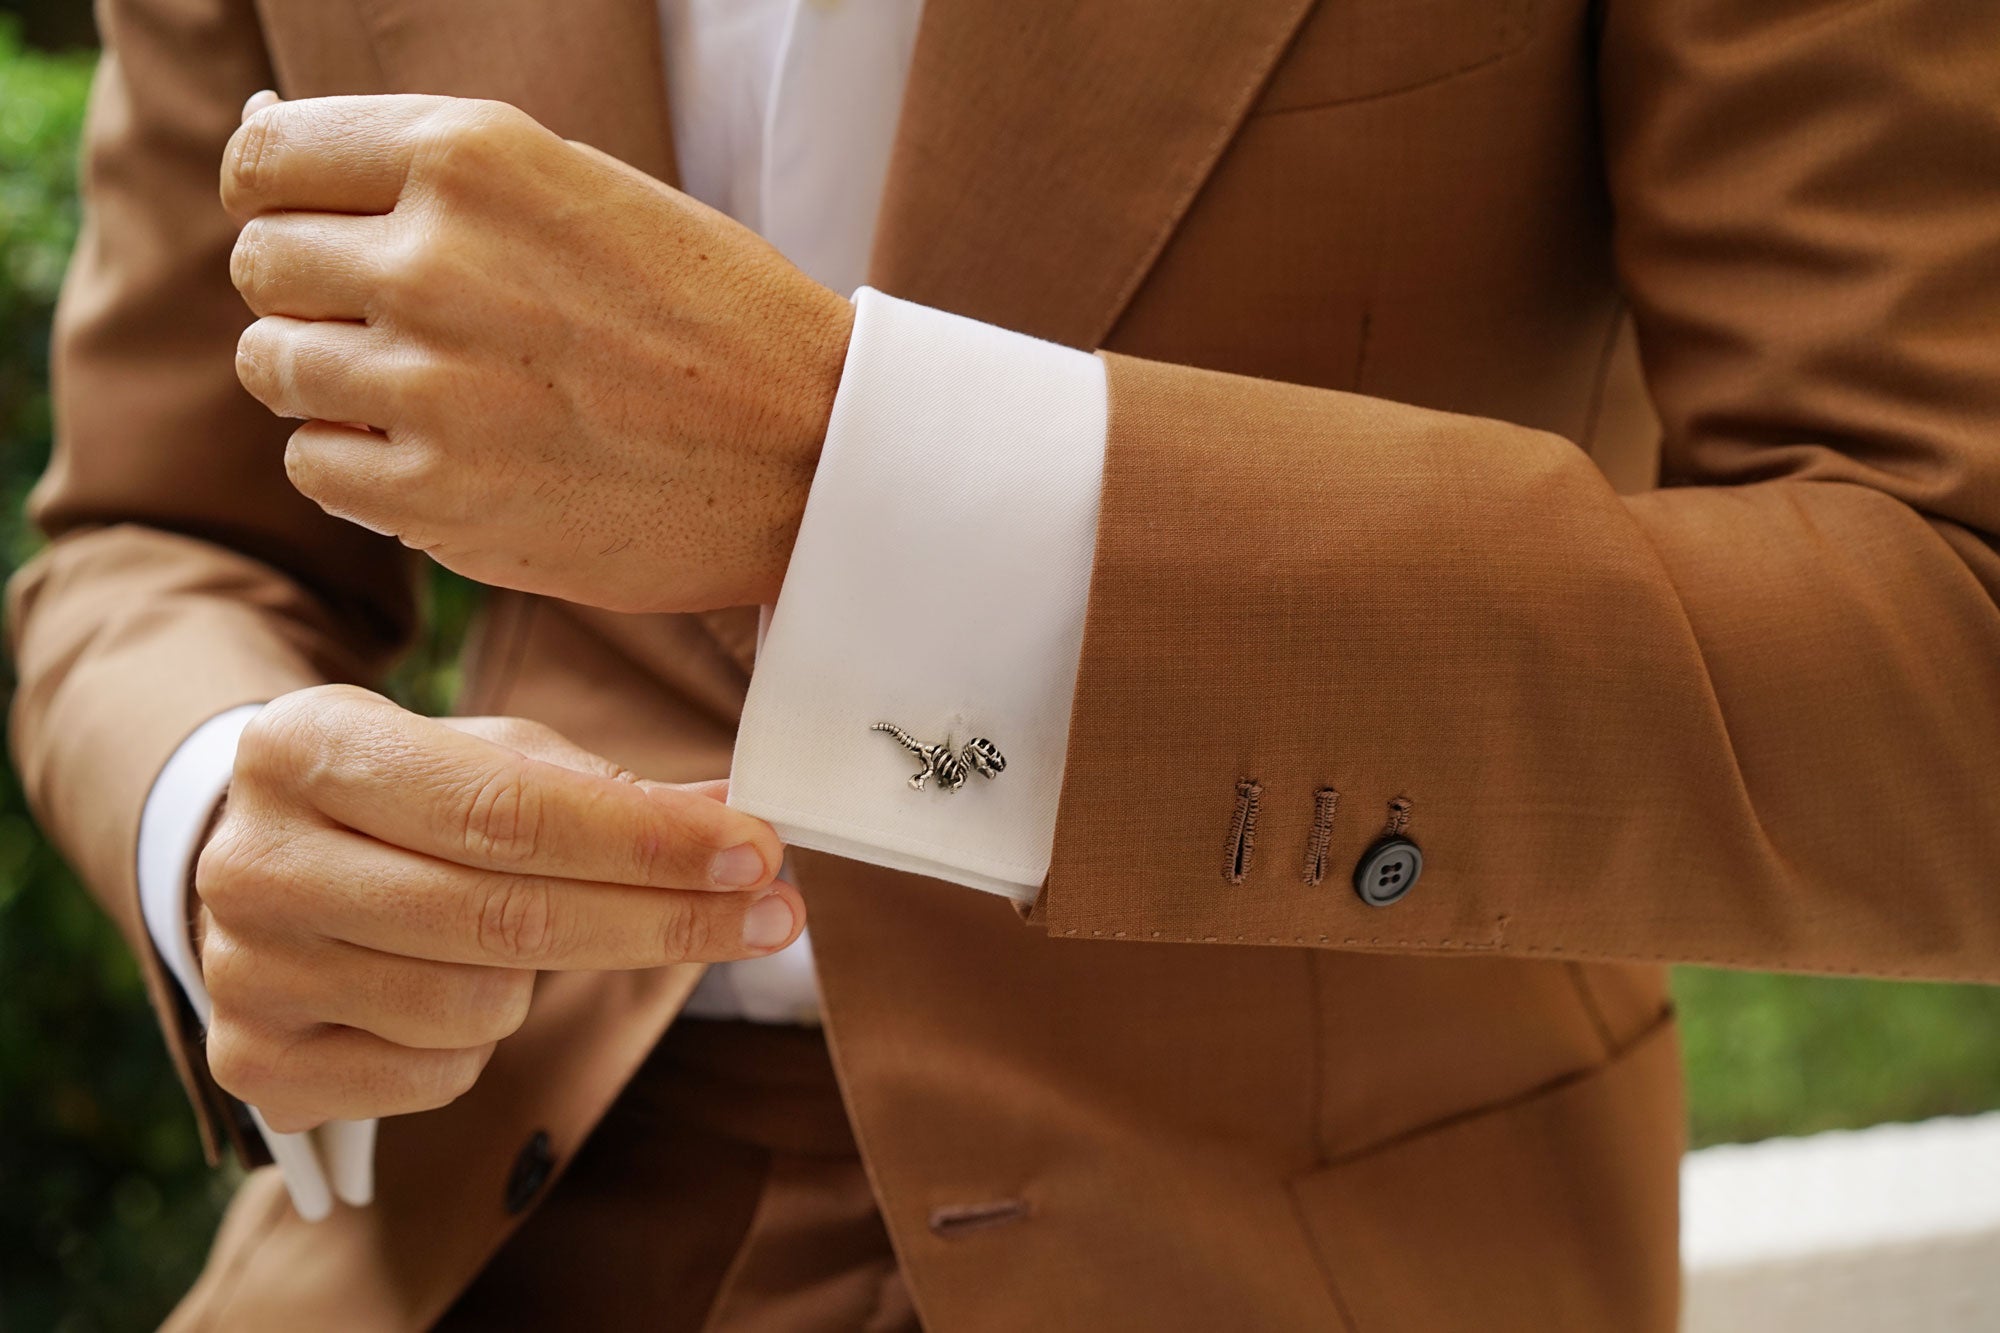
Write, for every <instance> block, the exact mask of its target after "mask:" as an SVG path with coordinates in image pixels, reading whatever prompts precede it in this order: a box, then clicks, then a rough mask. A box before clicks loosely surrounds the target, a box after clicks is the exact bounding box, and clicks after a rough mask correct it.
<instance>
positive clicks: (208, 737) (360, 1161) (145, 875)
mask: <svg viewBox="0 0 2000 1333" xmlns="http://www.w3.org/2000/svg"><path fill="white" fill-rule="evenodd" d="M260 707H261V705H259V704H245V705H243V706H242V707H240V708H232V709H230V710H229V711H228V712H226V713H218V714H217V715H216V716H214V717H212V718H210V719H209V720H208V721H206V722H204V723H202V724H201V725H200V726H199V727H196V728H195V729H194V731H193V732H191V733H189V735H188V738H187V739H186V740H184V741H182V742H181V744H180V748H178V749H176V750H175V751H174V753H173V755H172V757H171V758H169V759H168V760H167V762H166V765H165V767H163V768H161V770H160V776H159V777H157V778H155V779H154V780H153V789H152V790H151V791H150V792H148V793H147V795H146V806H145V809H144V810H143V811H142V812H141V813H140V816H139V854H138V862H139V864H138V872H139V911H140V915H141V916H143V917H144V919H145V922H146V933H147V934H148V935H149V936H151V937H152V940H153V948H154V949H155V950H157V951H158V952H159V955H160V960H161V961H162V962H164V963H165V964H166V966H167V970H168V971H169V972H171V973H172V974H173V977H174V980H175V981H177V982H179V983H180V987H181V992H182V993H183V994H185V995H186V996H187V999H188V1004H189V1006H190V1007H191V1008H192V1009H193V1010H194V1013H195V1017H196V1018H198V1019H200V1020H201V1025H202V1026H203V1027H204V1028H206V1027H207V1026H208V1020H209V1013H210V1006H209V1001H208V988H207V987H206V986H204V985H203V984H202V980H201V964H200V962H199V961H197V960H196V958H195V956H194V945H193V942H192V941H191V940H189V938H188V928H187V913H188V886H189V883H190V881H191V880H192V879H193V877H194V863H195V858H196V857H197V856H199V855H200V853H201V842H202V834H203V833H204V832H206V831H207V829H208V821H209V818H210V816H212V815H213V814H214V813H215V807H216V803H217V802H218V801H220V800H221V799H222V795H223V793H224V792H225V791H227V790H228V789H229V778H230V774H231V773H232V772H234V771H235V767H236V743H237V741H239V740H240V739H241V738H242V736H243V729H244V728H245V727H247V726H249V725H250V719H251V718H253V717H255V716H257V712H258V709H259V708H260ZM250 1116H251V1119H252V1120H254V1121H255V1122H256V1125H257V1132H258V1133H259V1134H261V1135H262V1136H263V1139H264V1145H265V1146H266V1147H267V1148H269V1149H270V1150H271V1158H272V1160H273V1161H275V1162H276V1163H277V1164H278V1168H279V1170H280V1171H281V1172H282V1173H283V1174H284V1177H285V1188H286V1189H288V1190H290V1191H291V1195H292V1206H293V1207H295V1208H297V1209H298V1211H299V1215H300V1216H301V1217H303V1218H305V1219H306V1220H307V1221H309V1222H316V1221H318V1220H319V1219H320V1218H322V1217H325V1216H326V1215H327V1214H328V1213H329V1212H331V1211H332V1209H333V1200H334V1199H335V1198H336V1197H338V1198H340V1199H342V1200H343V1201H345V1202H347V1203H351V1204H355V1205H361V1204H365V1203H367V1202H368V1201H369V1200H370V1199H372V1198H373V1197H374V1195H375V1168H374V1162H375V1122H374V1121H372V1120H355V1121H347V1120H336V1121H330V1122H328V1123H327V1124H324V1125H321V1126H320V1127H319V1128H318V1129H315V1130H312V1131H310V1132H308V1133H304V1134H280V1133H277V1132H276V1131H274V1130H273V1129H272V1128H271V1127H270V1126H269V1125H267V1124H265V1123H264V1117H263V1116H262V1115H261V1114H259V1113H258V1111H257V1110H256V1108H255V1107H252V1108H251V1111H250Z"/></svg>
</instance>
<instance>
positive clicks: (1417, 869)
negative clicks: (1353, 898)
mask: <svg viewBox="0 0 2000 1333" xmlns="http://www.w3.org/2000/svg"><path fill="white" fill-rule="evenodd" d="M1423 873H1424V854H1423V853H1422V852H1421V851H1419V850H1417V844H1415V843H1414V842H1411V841H1410V840H1409V839H1408V838H1384V839H1382V841H1380V842H1378V843H1376V844H1375V845H1374V846H1373V847H1370V848H1369V849H1368V850H1367V851H1365V852H1363V853H1362V854H1361V864H1360V865H1357V866H1355V867H1354V891H1355V892H1356V893H1358V894H1360V895H1361V901H1362V902H1364V903H1367V904H1368V905H1369V906H1370V907H1387V906H1388V905H1389V904H1390V903H1393V902H1395V901H1396V900H1397V899H1398V898H1400V897H1402V896H1403V895H1404V894H1406V893H1408V892H1409V891H1410V890H1411V889H1413V888H1415V887H1416V884H1417V876H1419V875H1421V874H1423Z"/></svg>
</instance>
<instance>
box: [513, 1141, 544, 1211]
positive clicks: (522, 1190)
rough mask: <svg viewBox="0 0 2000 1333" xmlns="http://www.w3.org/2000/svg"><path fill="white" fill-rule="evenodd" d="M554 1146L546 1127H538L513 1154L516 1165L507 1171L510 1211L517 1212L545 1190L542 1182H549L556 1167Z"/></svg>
mask: <svg viewBox="0 0 2000 1333" xmlns="http://www.w3.org/2000/svg"><path fill="white" fill-rule="evenodd" d="M555 1165H556V1154H555V1150H554V1149H553V1148H551V1147H550V1146H549V1136H548V1132H547V1131H546V1130H540V1129H538V1130H536V1131H535V1134H534V1137H533V1138H531V1139H529V1140H528V1141H527V1143H526V1144H524V1145H523V1146H522V1148H521V1151H520V1152H519V1153H518V1154H517V1155H516V1156H515V1158H514V1169H513V1170H512V1171H510V1172H508V1173H507V1211H508V1212H510V1213H518V1212H520V1211H521V1210H522V1209H524V1208H526V1207H527V1206H528V1205H529V1204H531V1203H533V1202H534V1201H535V1196H536V1195H537V1194H539V1193H541V1192H542V1186H544V1185H546V1184H548V1183H549V1172H551V1171H553V1170H554V1169H555Z"/></svg>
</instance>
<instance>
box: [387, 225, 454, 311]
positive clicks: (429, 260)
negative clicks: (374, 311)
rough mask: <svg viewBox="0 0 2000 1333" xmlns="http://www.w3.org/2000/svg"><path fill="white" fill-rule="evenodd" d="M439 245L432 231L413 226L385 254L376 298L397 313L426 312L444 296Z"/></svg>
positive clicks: (389, 309)
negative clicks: (430, 232)
mask: <svg viewBox="0 0 2000 1333" xmlns="http://www.w3.org/2000/svg"><path fill="white" fill-rule="evenodd" d="M441 267H442V261H441V257H440V254H439V247H438V246H436V245H435V244H433V243H432V241H431V239H430V235H429V232H428V231H427V230H425V229H422V228H411V229H410V233H409V235H408V236H407V237H406V238H405V239H404V240H402V241H401V242H399V243H398V244H396V245H395V246H394V247H393V248H392V249H391V250H390V252H389V253H388V254H387V255H385V256H383V258H382V267H381V276H380V279H379V281H378V282H377V284H376V300H377V302H378V303H379V304H380V305H381V306H382V307H383V308H384V309H385V310H388V311H391V312H394V313H404V312H418V313H420V312H422V311H425V310H428V309H430V308H431V307H432V306H433V305H434V304H435V303H436V301H437V299H438V297H439V296H440V294H441V293H440V287H441V283H440V281H439V269H440V268H441Z"/></svg>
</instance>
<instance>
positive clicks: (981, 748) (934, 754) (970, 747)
mask: <svg viewBox="0 0 2000 1333" xmlns="http://www.w3.org/2000/svg"><path fill="white" fill-rule="evenodd" d="M869 730H870V731H884V732H887V733H888V734H889V735H891V736H894V737H895V738H896V743H897V744H898V745H900V746H902V747H903V748H904V749H905V750H908V751H909V752H910V753H911V754H913V755H915V756H916V757H917V758H918V759H919V760H921V761H922V762H923V767H922V768H920V769H918V770H917V771H916V772H915V773H913V774H912V775H911V776H910V789H911V790H912V791H922V790H923V789H924V784H925V783H926V782H928V781H930V780H931V779H932V778H936V779H937V784H938V790H939V791H942V792H954V791H957V790H958V789H959V788H960V787H963V786H964V785H965V779H966V777H967V776H968V774H969V773H971V772H977V773H978V774H979V775H980V776H981V777H987V778H997V777H999V776H1000V774H1001V772H1002V771H1003V770H1005V769H1006V767H1007V757H1006V756H1005V755H1003V754H1001V753H1000V747H999V746H997V745H995V744H994V743H993V742H992V741H989V740H987V739H986V738H985V737H984V736H974V737H973V738H972V739H971V740H969V741H967V742H966V743H965V748H964V749H962V750H960V751H959V752H958V753H957V754H953V753H952V752H951V740H950V738H948V737H947V738H946V740H945V743H944V744H943V745H926V744H924V743H923V742H922V741H920V740H918V739H917V738H916V737H915V736H912V735H911V734H910V733H909V732H907V731H904V730H903V729H902V728H901V727H899V726H897V725H896V724H895V723H893V722H877V723H876V724H875V725H874V726H873V727H870V728H869Z"/></svg>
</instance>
